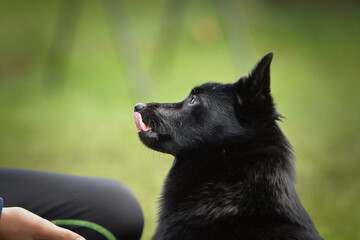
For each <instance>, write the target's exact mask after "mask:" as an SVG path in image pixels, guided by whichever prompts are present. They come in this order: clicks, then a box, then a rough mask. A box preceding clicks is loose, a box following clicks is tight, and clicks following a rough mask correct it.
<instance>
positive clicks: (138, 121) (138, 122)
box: [134, 112, 151, 132]
mask: <svg viewBox="0 0 360 240" xmlns="http://www.w3.org/2000/svg"><path fill="white" fill-rule="evenodd" d="M134 118H135V128H136V131H137V132H140V131H144V132H147V131H149V130H151V128H150V127H149V126H147V125H146V124H145V123H144V122H143V120H142V117H141V114H140V113H138V112H134Z"/></svg>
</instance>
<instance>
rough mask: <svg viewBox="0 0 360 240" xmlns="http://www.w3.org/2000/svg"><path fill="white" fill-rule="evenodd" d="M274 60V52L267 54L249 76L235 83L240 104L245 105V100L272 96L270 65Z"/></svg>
mask: <svg viewBox="0 0 360 240" xmlns="http://www.w3.org/2000/svg"><path fill="white" fill-rule="evenodd" d="M272 58H273V53H272V52H270V53H268V54H266V55H265V56H264V57H263V58H262V59H261V60H260V61H259V62H258V64H257V65H256V66H255V68H254V69H253V70H252V71H251V73H250V75H249V76H243V77H241V78H240V79H239V80H238V81H237V82H236V83H235V91H236V95H237V100H238V102H239V103H240V104H243V102H244V100H245V99H249V98H250V99H254V98H258V97H266V96H268V95H270V64H271V60H272Z"/></svg>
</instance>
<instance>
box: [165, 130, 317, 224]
mask: <svg viewBox="0 0 360 240" xmlns="http://www.w3.org/2000/svg"><path fill="white" fill-rule="evenodd" d="M247 144H254V145H256V146H258V147H257V149H255V150H252V151H251V152H250V151H249V149H254V148H253V147H249V146H248V145H246V144H243V143H242V144H240V145H236V144H234V145H226V146H223V145H221V144H218V145H214V146H212V147H210V148H209V147H207V148H206V149H204V148H201V146H198V147H197V148H194V149H192V150H191V151H190V150H189V149H187V150H186V151H185V152H186V154H179V155H177V156H176V157H175V160H174V164H173V167H172V168H171V170H170V172H169V175H168V178H167V180H166V186H167V187H166V188H165V189H164V191H163V198H162V203H163V204H162V207H163V208H167V211H166V212H168V213H169V212H173V213H179V212H181V214H180V215H181V216H182V217H183V218H188V219H190V218H192V219H199V221H203V220H206V221H210V222H211V221H215V220H216V219H219V218H223V217H235V216H236V217H238V216H240V217H244V219H249V218H252V217H256V218H257V217H259V216H264V217H266V216H274V215H275V216H292V219H288V221H292V222H296V223H298V224H300V225H304V226H305V225H307V224H312V223H311V221H310V222H309V221H304V220H303V219H304V218H303V215H304V214H305V215H306V216H307V214H306V211H305V210H304V209H303V207H302V205H301V203H300V200H299V199H298V196H297V194H296V191H295V188H294V184H293V181H294V178H295V176H294V175H295V174H294V169H293V155H292V151H291V147H290V145H289V143H288V141H287V140H286V138H285V136H284V135H283V134H282V132H281V130H280V129H279V128H278V127H277V125H276V126H275V127H274V129H272V131H270V132H269V133H267V134H264V135H263V136H262V137H261V138H259V139H254V140H253V142H252V141H249V142H248V143H247ZM239 149H240V151H239ZM244 166H246V167H244ZM244 169H246V172H245V170H244ZM274 169H276V170H275V171H274ZM185 176H186V178H185ZM174 199H176V201H173V200H174ZM175 202H176V203H180V204H179V205H173V203H175ZM250 202H251V204H249V203H250Z"/></svg>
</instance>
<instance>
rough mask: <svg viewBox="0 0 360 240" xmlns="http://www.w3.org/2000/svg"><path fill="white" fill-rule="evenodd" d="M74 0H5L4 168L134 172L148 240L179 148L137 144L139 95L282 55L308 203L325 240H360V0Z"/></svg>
mask: <svg viewBox="0 0 360 240" xmlns="http://www.w3.org/2000/svg"><path fill="white" fill-rule="evenodd" d="M73 4H74V1H68V0H66V1H40V0H37V1H34V0H33V1H25V0H22V1H20V0H17V1H3V0H0V165H1V166H3V167H12V168H25V169H37V170H43V171H53V172H60V173H67V174H78V175H86V176H97V177H107V178H113V179H117V180H119V181H122V182H124V183H125V184H127V185H128V186H129V187H130V188H131V189H132V190H133V191H134V193H135V194H136V196H137V197H138V198H139V200H140V202H141V205H142V206H143V210H144V213H145V229H144V234H143V239H149V238H150V236H151V235H152V233H153V231H154V228H155V225H156V211H157V198H158V196H159V193H160V191H161V186H162V181H163V179H164V177H165V175H166V173H167V171H168V169H169V167H170V166H171V163H172V157H171V156H167V155H163V154H159V153H156V152H154V151H152V150H149V149H147V148H145V147H144V146H143V145H142V144H141V143H140V141H139V140H138V139H137V134H136V131H135V128H134V126H133V125H134V124H133V119H132V111H133V106H134V104H135V103H136V102H148V101H160V102H164V101H179V100H181V99H183V98H184V97H185V96H186V95H187V94H188V92H189V91H190V89H191V88H192V87H193V86H194V85H197V84H200V83H202V82H205V81H217V82H232V81H235V80H236V79H237V78H238V77H239V76H241V75H243V74H246V73H248V72H249V70H250V69H251V68H252V67H253V66H254V64H255V63H256V61H257V59H259V58H260V57H261V56H262V55H264V54H265V53H267V52H269V51H273V52H274V61H273V64H272V92H273V95H274V97H275V100H276V103H277V105H278V110H279V112H280V113H282V114H283V115H284V116H286V117H287V119H285V120H284V123H282V124H281V125H282V127H283V129H284V131H285V133H286V134H287V136H288V137H289V139H290V141H291V143H292V144H293V146H294V149H295V152H296V157H297V164H296V166H297V170H298V171H297V173H298V174H297V175H298V177H297V190H298V192H299V195H300V198H301V199H302V202H303V204H304V205H305V208H306V209H307V210H308V212H309V214H310V216H311V217H312V218H313V220H314V222H315V224H316V226H317V228H318V230H319V232H320V233H321V235H322V236H323V237H324V238H325V239H344V240H346V239H360V230H359V225H360V203H359V201H358V199H360V192H359V182H360V176H359V174H358V171H359V170H360V121H359V117H360V112H359V109H360V93H359V91H360V81H359V76H360V68H359V64H360V48H359V47H360V14H359V10H360V9H359V5H358V4H357V3H355V1H342V2H339V1H316V2H313V1H259V0H256V1H246V2H245V1H243V2H239V1H232V0H225V1H216V0H214V1H205V0H202V1H171V0H169V1H165V0H153V1H130V0H126V1H111V0H104V1H100V0H99V1H96V0H92V1H80V0H79V1H78V2H77V3H76V4H75V5H73ZM117 13H119V14H117ZM120 13H121V14H120ZM0 195H1V193H0Z"/></svg>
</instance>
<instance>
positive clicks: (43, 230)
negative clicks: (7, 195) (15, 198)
mask: <svg viewBox="0 0 360 240" xmlns="http://www.w3.org/2000/svg"><path fill="white" fill-rule="evenodd" d="M0 240H85V239H84V238H83V237H81V236H80V235H78V234H76V233H74V232H72V231H70V230H68V229H65V228H61V227H58V226H56V225H55V224H53V223H51V222H49V221H48V220H46V219H44V218H41V217H39V216H38V215H35V214H34V213H32V212H29V211H28V210H26V209H24V208H20V207H9V208H6V207H5V208H3V210H2V214H1V219H0Z"/></svg>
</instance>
